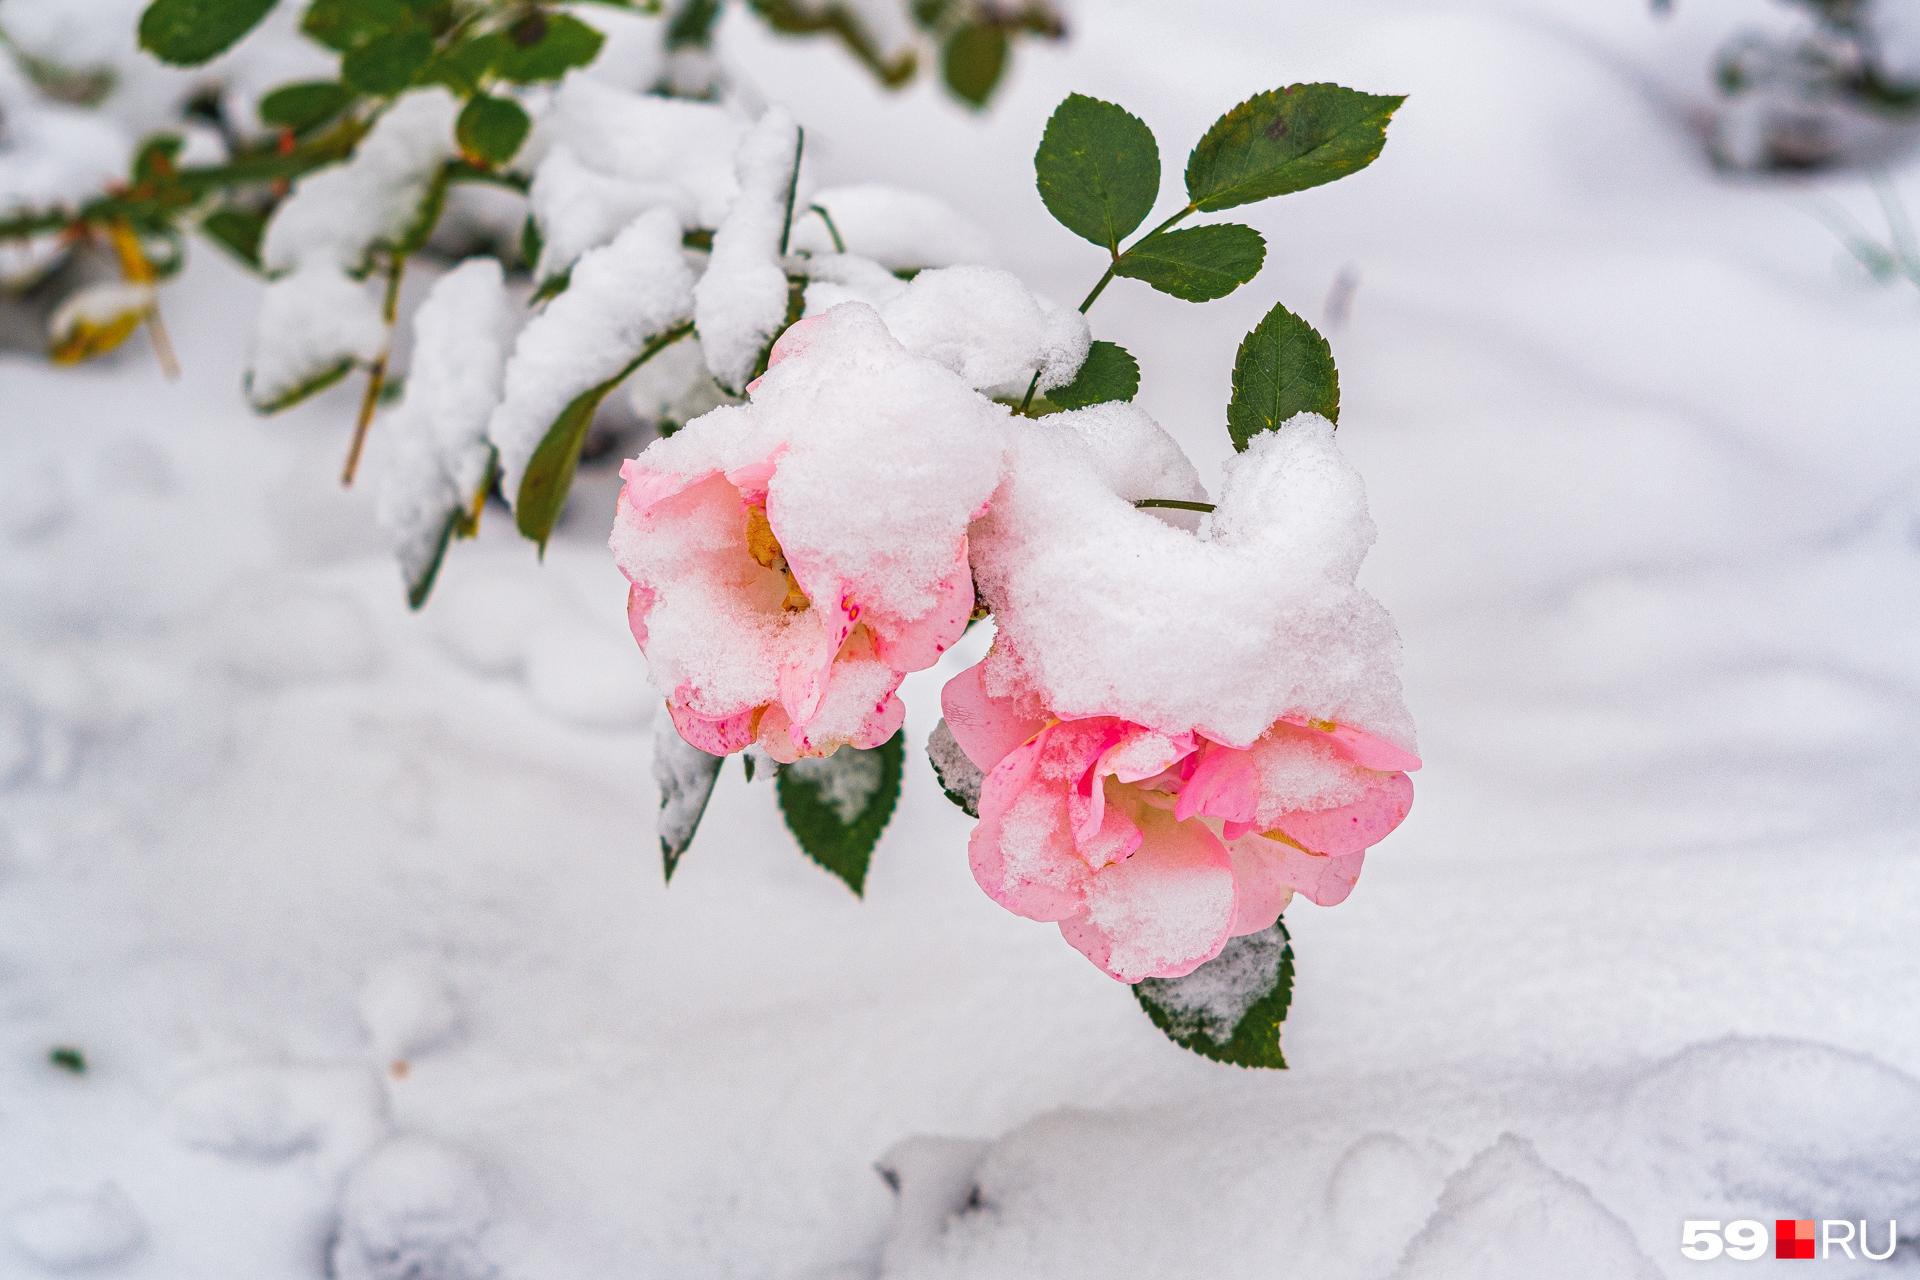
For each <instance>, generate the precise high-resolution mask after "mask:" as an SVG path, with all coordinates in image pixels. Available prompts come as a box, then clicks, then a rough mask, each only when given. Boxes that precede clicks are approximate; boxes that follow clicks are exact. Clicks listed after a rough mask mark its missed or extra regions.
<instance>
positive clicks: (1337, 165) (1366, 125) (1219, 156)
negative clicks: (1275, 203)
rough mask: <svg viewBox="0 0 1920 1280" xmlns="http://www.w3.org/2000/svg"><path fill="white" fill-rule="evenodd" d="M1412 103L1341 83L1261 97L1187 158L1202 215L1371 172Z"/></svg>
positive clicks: (1191, 194) (1230, 116) (1217, 126)
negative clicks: (1403, 107)
mask: <svg viewBox="0 0 1920 1280" xmlns="http://www.w3.org/2000/svg"><path fill="white" fill-rule="evenodd" d="M1405 101H1406V99H1405V98H1404V97H1396V96H1393V95H1388V94H1377V93H1361V92H1360V91H1359V90H1357V89H1348V88H1344V87H1342V86H1340V85H1337V84H1294V85H1288V86H1287V87H1286V88H1284V89H1270V90H1268V91H1267V92H1266V93H1261V94H1255V95H1254V96H1253V97H1251V98H1248V99H1247V100H1246V101H1245V102H1243V103H1241V104H1240V105H1239V106H1237V107H1235V108H1234V109H1233V110H1231V111H1229V112H1227V114H1225V115H1223V116H1221V117H1220V118H1219V119H1218V120H1216V121H1215V122H1214V124H1213V127H1212V128H1211V129H1208V130H1207V132H1206V136H1205V137H1203V138H1201V139H1200V142H1199V144H1198V145H1196V146H1195V147H1194V149H1193V154H1192V155H1190V156H1189V157H1188V158H1187V196H1188V198H1189V199H1191V200H1192V201H1193V205H1194V207H1195V208H1197V209H1204V210H1213V209H1230V208H1232V207H1233V206H1235V205H1240V204H1247V203H1249V202H1251V201H1254V200H1265V199H1266V198H1268V197H1269V196H1278V195H1285V194H1287V193H1288V192H1291V191H1304V190H1306V189H1307V188H1308V187H1317V186H1319V185H1320V184H1322V183H1325V182H1332V181H1333V180H1334V179H1336V178H1344V177H1346V176H1347V175H1348V174H1350V173H1354V172H1356V171H1358V170H1360V169H1364V168H1366V167H1367V166H1368V165H1369V164H1371V163H1373V159H1374V157H1375V156H1377V155H1379V154H1380V148H1381V147H1383V146H1385V145H1386V141H1387V122H1388V121H1389V120H1390V119H1392V118H1393V113H1394V109H1395V108H1397V107H1398V106H1399V105H1400V104H1401V103H1402V102H1405Z"/></svg>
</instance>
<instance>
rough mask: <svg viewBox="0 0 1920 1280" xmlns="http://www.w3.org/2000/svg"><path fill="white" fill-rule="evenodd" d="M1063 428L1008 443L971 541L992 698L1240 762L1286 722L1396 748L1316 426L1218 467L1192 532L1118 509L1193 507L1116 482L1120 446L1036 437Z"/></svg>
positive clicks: (1376, 623)
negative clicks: (1208, 741)
mask: <svg viewBox="0 0 1920 1280" xmlns="http://www.w3.org/2000/svg"><path fill="white" fill-rule="evenodd" d="M1083 412H1090V411H1083ZM1077 418H1078V415H1070V414H1062V415H1058V417H1057V418H1049V419H1045V420H1043V422H1042V424H1041V426H1040V428H1037V429H1034V430H1030V431H1027V432H1023V433H1022V434H1021V435H1020V436H1019V437H1017V438H1016V440H1015V442H1014V448H1015V453H1014V454H1013V455H1012V456H1011V457H1010V458H1009V462H1008V468H1007V472H1008V478H1007V483H1006V484H1005V485H1004V486H1003V487H1002V489H1001V491H1000V493H999V494H997V495H996V496H995V498H994V503H993V509H992V511H991V512H990V513H989V514H988V516H987V517H986V518H985V519H984V520H983V521H982V522H981V523H980V525H979V526H978V528H976V530H975V531H974V567H975V573H976V576H977V578H978V581H979V584H980V590H981V592H982V594H983V595H984V596H985V598H986V599H987V601H988V602H989V603H990V604H991V605H992V607H993V610H994V619H995V625H996V628H997V634H998V640H997V642H996V644H995V646H994V653H993V655H992V656H990V658H989V659H988V662H987V667H986V671H985V672H984V678H985V680H986V682H987V685H988V687H989V688H990V689H991V690H992V691H993V692H994V693H996V694H1000V695H1009V694H1015V693H1018V692H1021V691H1027V692H1031V693H1032V694H1034V695H1035V696H1037V697H1039V698H1040V699H1041V700H1042V701H1043V702H1044V703H1045V704H1046V706H1047V707H1048V708H1050V710H1051V712H1052V714H1054V715H1056V716H1059V717H1061V718H1084V717H1089V716H1118V717H1121V718H1123V719H1126V720H1129V721H1132V722H1134V723H1136V724H1141V725H1149V726H1152V727H1153V728H1155V729H1158V730H1161V731H1164V732H1174V733H1177V732H1184V731H1188V730H1192V731H1196V732H1202V733H1205V734H1207V735H1208V736H1209V737H1211V738H1213V739H1215V740H1217V741H1220V742H1225V743H1230V744H1234V745H1239V746H1245V745H1249V744H1251V743H1252V742H1254V741H1255V740H1256V739H1258V738H1259V737H1260V736H1261V735H1262V734H1263V733H1265V732H1266V731H1267V729H1268V727H1269V726H1271V725H1272V724H1274V723H1275V722H1276V721H1279V720H1282V719H1285V718H1286V717H1288V716H1302V717H1305V718H1308V719H1316V720H1333V721H1338V722H1339V723H1341V724H1344V725H1350V726H1353V727H1354V728H1357V729H1361V730H1364V731H1365V732H1367V733H1370V734H1373V735H1375V736H1377V737H1380V738H1383V739H1385V740H1386V741H1388V742H1392V743H1395V744H1397V745H1399V746H1401V747H1403V748H1406V749H1408V750H1411V749H1412V746H1413V729H1412V722H1411V720H1410V719H1409V717H1408V716H1407V713H1406V709H1405V707H1404V706H1403V705H1402V702H1401V693H1400V678H1399V674H1398V669H1397V668H1398V661H1399V650H1400V641H1399V636H1398V634H1397V633H1396V632H1395V630H1394V628H1393V623H1392V621H1391V619H1389V618H1388V617H1387V614H1386V611H1385V610H1384V609H1382V608H1381V607H1380V605H1379V604H1378V602H1376V601H1375V600H1374V599H1373V598H1372V597H1371V596H1369V595H1368V594H1367V593H1366V592H1364V591H1362V590H1360V589H1359V587H1357V586H1356V585H1355V583H1354V578H1355V574H1356V573H1357V572H1358V570H1359V567H1360V561H1361V559H1362V558H1363V557H1364V556H1365V555H1366V551H1367V548H1368V547H1369V546H1370V545H1371V544H1372V541H1373V536H1374V528H1373V522H1372V520H1371V519H1370V518H1369V517H1368V515H1367V507H1366V494H1365V491H1364V489H1363V487H1362V485H1361V482H1360V477H1359V475H1358V474H1357V473H1356V472H1355V471H1354V470H1353V468H1352V466H1351V465H1349V464H1348V463H1347V461H1346V459H1345V458H1344V457H1342V456H1341V453H1340V450H1339V448H1338V446H1337V445H1336V443H1335V441H1334V434H1333V426H1332V424H1331V423H1329V422H1327V421H1326V420H1325V419H1324V418H1320V417H1318V416H1317V415H1313V414H1302V415H1300V416H1298V417H1296V418H1294V419H1293V420H1292V421H1291V422H1289V423H1288V424H1286V426H1284V427H1283V428H1282V429H1280V430H1279V431H1274V432H1267V433H1264V434H1261V435H1259V436H1256V437H1255V438H1254V440H1253V442H1252V444H1251V445H1250V446H1249V447H1248V449H1247V450H1246V452H1244V453H1241V454H1238V455H1236V456H1235V457H1233V458H1232V459H1230V460H1229V461H1228V462H1227V464H1226V473H1225V479H1224V483H1223V485H1222V489H1221V494H1220V499H1219V503H1218V506H1217V509H1216V510H1215V512H1214V514H1213V515H1212V517H1211V518H1210V519H1209V520H1208V521H1207V525H1208V527H1207V530H1206V532H1204V533H1196V532H1194V531H1193V530H1192V529H1191V528H1183V527H1181V525H1182V524H1183V523H1185V524H1189V525H1191V524H1193V523H1195V522H1193V521H1191V520H1186V521H1183V520H1181V519H1180V518H1178V515H1177V513H1174V512H1168V511H1161V510H1153V509H1144V510H1143V509H1140V508H1136V507H1135V506H1134V505H1133V503H1134V501H1136V500H1138V499H1140V498H1145V497H1150V496H1151V497H1176V498H1188V497H1191V496H1193V494H1194V493H1195V492H1196V491H1195V490H1194V489H1193V488H1191V487H1189V488H1188V489H1187V490H1186V491H1185V492H1181V493H1164V492H1163V493H1157V494H1149V493H1146V492H1142V491H1141V490H1142V489H1143V488H1145V487H1146V486H1147V484H1149V483H1151V482H1152V480H1153V479H1154V477H1152V476H1150V475H1138V476H1128V475H1126V474H1124V473H1123V471H1124V468H1126V467H1128V466H1129V465H1131V464H1130V463H1129V462H1128V449H1126V448H1123V447H1118V446H1120V445H1121V443H1122V442H1121V440H1120V439H1119V438H1116V439H1115V440H1112V441H1102V440H1101V439H1099V438H1097V437H1095V436H1092V435H1090V434H1089V433H1088V431H1087V430H1085V429H1078V430H1076V429H1066V430H1062V429H1058V428H1055V429H1051V430H1048V429H1045V428H1046V427H1047V425H1048V424H1052V423H1055V422H1058V421H1060V420H1061V419H1065V420H1067V421H1068V422H1069V423H1072V422H1074V421H1075V420H1076V419H1077ZM1115 481H1122V482H1124V483H1123V484H1120V485H1116V483H1115Z"/></svg>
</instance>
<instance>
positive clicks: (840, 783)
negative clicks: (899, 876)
mask: <svg viewBox="0 0 1920 1280" xmlns="http://www.w3.org/2000/svg"><path fill="white" fill-rule="evenodd" d="M905 757H906V749H905V747H904V746H903V745H902V743H901V735H900V734H899V733H896V734H894V735H893V736H892V737H891V738H888V739H887V740H886V741H885V742H884V743H882V744H881V745H880V746H877V747H874V748H873V749H872V750H868V751H862V750H860V749H859V748H857V747H841V748H840V749H839V750H838V751H836V752H834V753H833V754H832V755H830V756H820V757H817V758H809V759H805V760H796V761H795V762H794V763H792V764H790V765H785V766H783V767H782V768H781V770H780V776H779V777H778V778H777V779H775V781H774V788H775V790H776V791H777V792H778V793H779V797H780V812H781V814H782V815H784V816H785V817H786V820H787V829H788V830H789V831H791V832H793V836H794V839H796V840H798V841H799V842H800V848H801V849H802V850H804V851H805V853H806V855H807V856H808V857H809V858H812V859H813V860H814V861H815V862H817V863H819V864H820V865H821V866H822V867H825V868H826V869H827V870H828V871H830V872H832V873H833V874H834V875H836V876H838V877H840V879H842V880H844V881H846V884H847V887H848V888H849V889H852V890H853V891H854V893H855V894H856V895H858V894H860V893H861V892H862V891H863V890H864V889H865V887H866V882H867V866H868V864H869V863H870V862H871V861H872V859H873V848H874V846H875V845H876V844H878V843H879V842H880V833H881V832H882V831H884V830H885V829H886V826H887V821H888V819H890V818H892V817H893V809H894V806H895V805H896V804H898V803H899V800H900V778H901V774H902V765H903V764H904V762H905Z"/></svg>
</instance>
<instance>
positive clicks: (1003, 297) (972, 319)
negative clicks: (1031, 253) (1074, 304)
mask: <svg viewBox="0 0 1920 1280" xmlns="http://www.w3.org/2000/svg"><path fill="white" fill-rule="evenodd" d="M880 315H881V317H882V318H883V319H884V320H885V321H886V323H887V328H888V329H889V330H891V331H892V333H893V335H894V337H896V338H898V339H899V340H900V343H901V344H902V345H903V346H905V347H906V348H907V349H908V350H909V351H913V352H916V353H918V354H920V355H924V356H926V357H928V358H929V359H932V360H937V361H939V362H940V363H941V364H944V365H946V366H947V367H948V368H949V369H952V370H953V371H954V372H955V373H957V374H959V375H960V376H961V377H962V378H964V379H966V381H967V384H968V385H969V386H973V387H978V388H979V389H980V390H982V391H988V392H1001V393H1005V394H1013V395H1018V394H1020V393H1021V392H1023V391H1025V390H1026V387H1027V381H1028V379H1030V378H1031V377H1032V376H1033V375H1034V374H1035V373H1038V374H1039V375H1040V390H1042V391H1046V390H1048V389H1050V388H1053V387H1058V386H1063V385H1065V384H1066V383H1069V382H1072V381H1073V375H1074V374H1076V373H1078V372H1080V365H1081V363H1082V362H1083V361H1085V360H1086V358H1087V348H1088V346H1089V345H1090V343H1091V342H1092V335H1091V334H1090V332H1089V331H1088V329H1087V319H1086V317H1085V316H1083V315H1081V314H1080V313H1079V312H1078V311H1074V310H1072V309H1070V308H1066V307H1059V306H1055V305H1054V304H1052V303H1050V302H1047V301H1045V300H1044V299H1041V298H1039V297H1037V296H1035V295H1034V294H1033V293H1032V292H1031V291H1030V290H1029V289H1028V288H1027V287H1026V286H1025V285H1024V284H1022V283H1021V282H1020V279H1019V277H1018V276H1015V275H1013V274H1012V273H1011V272H1007V271H1002V270H1000V269H998V268H996V267H943V268H940V269H937V270H933V271H923V272H921V273H920V274H919V275H917V276H915V277H914V278H913V280H912V282H911V283H909V284H908V285H907V287H906V288H905V289H904V290H902V291H901V292H900V294H899V295H898V296H897V297H894V298H892V299H890V300H888V301H887V302H886V303H884V304H883V305H882V306H881V307H880Z"/></svg>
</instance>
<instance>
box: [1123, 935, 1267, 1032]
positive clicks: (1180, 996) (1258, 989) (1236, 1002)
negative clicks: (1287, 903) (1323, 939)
mask: <svg viewBox="0 0 1920 1280" xmlns="http://www.w3.org/2000/svg"><path fill="white" fill-rule="evenodd" d="M1286 951H1287V943H1286V940H1285V939H1283V938H1282V937H1281V936H1280V935H1279V933H1278V932H1276V931H1274V930H1271V929H1263V930H1261V931H1260V932H1258V933H1248V934H1242V935H1241V936H1240V937H1237V938H1230V939H1228V940H1227V945H1226V947H1225V948H1224V949H1222V950H1221V952H1220V954H1219V955H1217V956H1215V957H1214V958H1213V959H1211V960H1209V961H1207V962H1206V963H1205V964H1203V965H1201V966H1200V967H1199V968H1198V969H1195V970H1194V971H1193V972H1192V973H1189V974H1187V975H1186V976H1184V977H1180V978H1156V979H1152V980H1151V982H1152V987H1151V990H1152V995H1153V1002H1154V1004H1155V1005H1157V1006H1158V1007H1159V1008H1160V1009H1161V1010H1162V1012H1164V1013H1165V1014H1166V1015H1167V1020H1168V1023H1169V1024H1170V1025H1169V1027H1168V1030H1169V1031H1170V1032H1171V1033H1172V1034H1173V1035H1175V1036H1179V1037H1181V1038H1183V1039H1185V1038H1188V1037H1191V1036H1194V1035H1196V1034H1199V1035H1205V1036H1206V1037H1207V1038H1208V1039H1210V1040H1213V1041H1214V1042H1216V1043H1219V1044H1224V1043H1226V1041H1227V1039H1228V1037H1230V1036H1231V1035H1232V1034H1233V1029H1234V1028H1235V1027H1237V1026H1239V1025H1240V1022H1241V1020H1242V1019H1243V1018H1245V1017H1246V1016H1247V1011H1248V1010H1249V1009H1251V1008H1253V1006H1254V1005H1256V1004H1258V1003H1259V1002H1260V1000H1261V999H1262V998H1264V997H1265V996H1267V995H1269V994H1270V993H1271V992H1272V991H1273V987H1274V983H1275V982H1276V981H1277V980H1278V979H1279V977H1280V965H1281V962H1282V961H1283V960H1285V959H1286Z"/></svg>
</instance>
